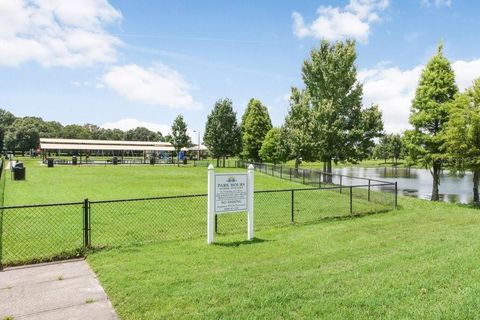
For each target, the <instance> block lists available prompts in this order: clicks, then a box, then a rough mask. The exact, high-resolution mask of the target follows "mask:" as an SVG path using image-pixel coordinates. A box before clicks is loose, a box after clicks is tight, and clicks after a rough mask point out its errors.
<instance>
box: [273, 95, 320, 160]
mask: <svg viewBox="0 0 480 320" xmlns="http://www.w3.org/2000/svg"><path fill="white" fill-rule="evenodd" d="M311 131H312V119H311V110H310V107H309V99H308V97H307V93H306V92H305V91H300V90H298V89H297V88H295V87H293V88H292V93H291V95H290V109H289V110H288V114H287V116H286V118H285V123H284V125H283V127H282V129H281V145H282V152H284V153H285V156H286V158H287V159H295V169H298V166H299V165H300V159H303V160H306V161H310V160H313V159H314V152H313V141H312V137H311Z"/></svg>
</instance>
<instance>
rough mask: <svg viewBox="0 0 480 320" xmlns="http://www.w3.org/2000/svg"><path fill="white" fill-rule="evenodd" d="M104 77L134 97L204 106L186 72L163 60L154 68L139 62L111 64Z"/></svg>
mask: <svg viewBox="0 0 480 320" xmlns="http://www.w3.org/2000/svg"><path fill="white" fill-rule="evenodd" d="M101 81H102V83H103V84H104V85H106V86H108V87H110V88H111V89H113V90H115V91H116V92H117V93H118V94H119V95H121V96H124V97H126V98H127V99H128V100H130V101H134V102H139V103H143V104H149V105H156V106H166V107H170V108H184V109H198V108H200V107H201V105H200V104H199V103H198V102H196V101H194V100H193V97H192V95H191V94H190V93H189V90H190V89H191V85H190V84H189V83H188V82H187V81H186V80H185V79H184V78H183V76H182V75H181V74H179V73H178V72H177V71H175V70H173V69H171V68H170V67H168V66H166V65H164V64H161V63H157V64H155V65H154V66H153V67H151V68H142V67H141V66H138V65H136V64H129V65H124V66H115V67H111V68H110V70H109V71H108V72H107V73H106V74H104V75H103V77H102V79H101Z"/></svg>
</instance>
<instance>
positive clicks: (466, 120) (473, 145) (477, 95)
mask: <svg viewBox="0 0 480 320" xmlns="http://www.w3.org/2000/svg"><path fill="white" fill-rule="evenodd" d="M444 141H445V144H444V148H445V149H446V151H447V154H448V156H449V158H450V162H449V163H450V166H451V167H452V169H453V170H455V171H457V170H458V171H465V170H471V171H472V172H473V193H474V201H475V202H476V203H478V202H479V201H480V197H479V191H478V186H479V182H480V79H477V80H476V81H475V82H474V83H473V86H472V87H471V88H469V89H468V90H466V91H465V92H464V93H461V94H457V95H456V97H455V100H454V101H453V102H452V103H451V104H450V117H449V120H448V125H447V128H446V130H444Z"/></svg>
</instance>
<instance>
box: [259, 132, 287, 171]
mask: <svg viewBox="0 0 480 320" xmlns="http://www.w3.org/2000/svg"><path fill="white" fill-rule="evenodd" d="M281 138H282V132H281V130H280V128H272V129H270V131H268V132H267V135H266V136H265V140H263V143H262V148H260V151H259V154H260V158H261V159H262V161H265V162H272V163H273V164H274V165H275V164H277V163H278V162H280V161H283V160H284V159H285V157H284V155H285V153H284V152H283V151H282V145H281Z"/></svg>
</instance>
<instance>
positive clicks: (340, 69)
mask: <svg viewBox="0 0 480 320" xmlns="http://www.w3.org/2000/svg"><path fill="white" fill-rule="evenodd" d="M355 60H356V49H355V42H354V41H351V40H347V41H346V42H341V41H338V42H335V43H330V42H328V41H322V42H321V43H320V47H319V48H316V49H313V50H312V51H311V54H310V58H309V59H308V60H306V61H305V62H304V64H303V68H302V76H303V81H304V82H305V86H306V91H307V93H308V97H309V100H310V104H311V109H312V141H313V142H314V149H315V150H316V151H317V154H316V155H315V157H316V158H317V159H318V160H321V161H324V162H326V163H327V170H328V171H331V162H332V160H333V161H335V162H337V161H350V162H357V161H360V160H362V159H365V158H366V157H368V155H369V154H370V151H371V149H372V148H373V146H374V142H373V139H374V138H375V137H379V136H380V135H381V133H382V131H383V122H382V115H381V112H380V110H379V109H378V107H377V106H372V107H370V108H367V109H362V95H363V89H362V85H361V84H360V83H359V82H358V81H357V69H356V66H355Z"/></svg>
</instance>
